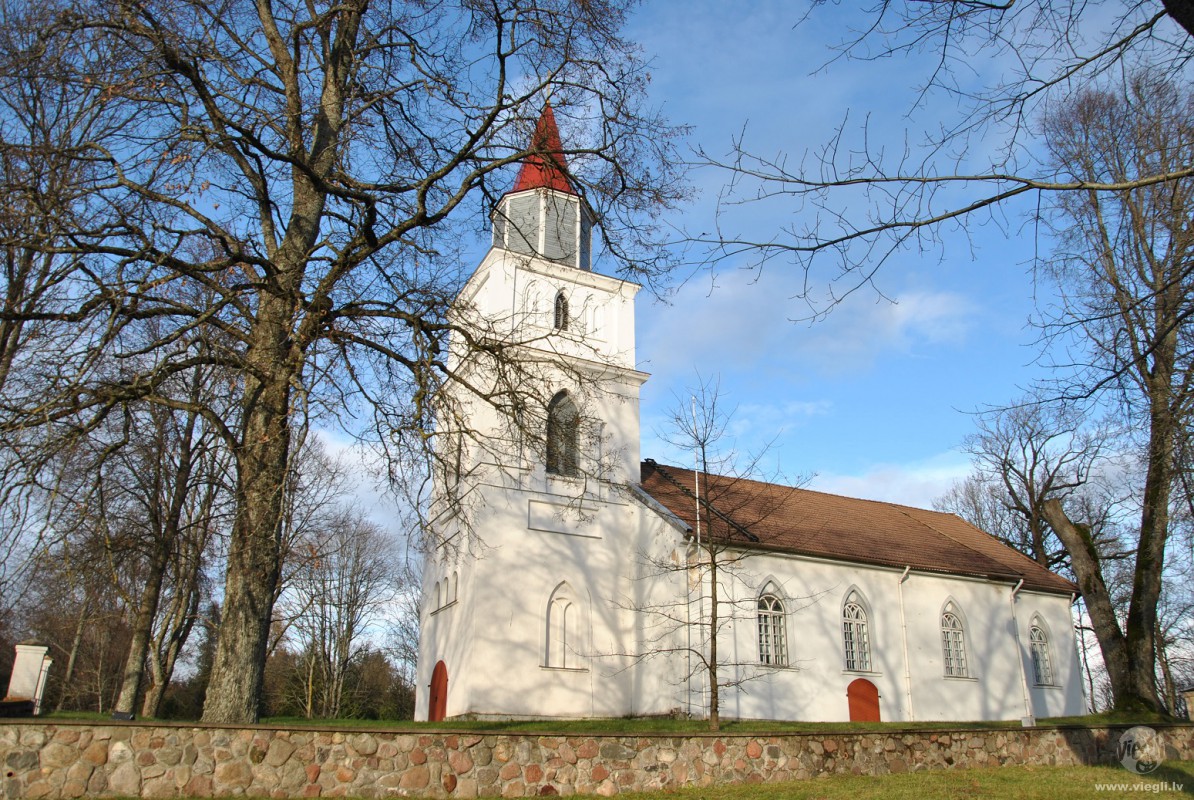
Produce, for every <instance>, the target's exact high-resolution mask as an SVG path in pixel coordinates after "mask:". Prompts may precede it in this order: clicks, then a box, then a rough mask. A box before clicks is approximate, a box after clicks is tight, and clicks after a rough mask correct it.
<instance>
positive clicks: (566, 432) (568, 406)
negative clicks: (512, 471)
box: [547, 392, 580, 477]
mask: <svg viewBox="0 0 1194 800" xmlns="http://www.w3.org/2000/svg"><path fill="white" fill-rule="evenodd" d="M579 440H580V414H579V413H578V412H577V410H576V404H575V403H573V402H572V398H571V397H569V396H568V393H567V392H560V393H559V394H557V395H556V396H555V397H553V398H552V399H551V403H549V404H548V406H547V471H548V472H550V473H552V474H555V475H568V476H571V477H575V476H577V475H579V474H580V452H579V450H580V441H579Z"/></svg>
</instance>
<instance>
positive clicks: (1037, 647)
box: [1028, 619, 1053, 686]
mask: <svg viewBox="0 0 1194 800" xmlns="http://www.w3.org/2000/svg"><path fill="white" fill-rule="evenodd" d="M1039 623H1040V621H1039V620H1035V619H1034V620H1033V625H1032V627H1031V628H1029V629H1028V647H1029V650H1030V651H1031V652H1032V679H1033V681H1034V682H1036V683H1037V684H1038V685H1040V686H1048V685H1050V684H1052V683H1053V664H1052V663H1051V662H1050V660H1049V636H1048V634H1046V633H1045V629H1044V628H1042V627H1041V625H1040V624H1039Z"/></svg>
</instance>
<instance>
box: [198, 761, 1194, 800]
mask: <svg viewBox="0 0 1194 800" xmlns="http://www.w3.org/2000/svg"><path fill="white" fill-rule="evenodd" d="M585 796H586V795H577V797H585ZM1191 796H1194V761H1169V762H1166V763H1164V764H1162V765H1161V766H1160V768H1159V769H1157V771H1156V772H1153V773H1152V774H1150V775H1146V776H1143V777H1142V776H1138V775H1135V774H1133V773H1131V772H1128V771H1127V770H1125V769H1123V768H1121V767H993V768H988V769H969V770H931V771H927V772H917V773H906V774H903V775H884V776H882V777H869V776H865V775H829V776H826V777H823V778H815V779H813V780H807V781H789V782H787V783H769V784H753V785H737V786H717V787H710V788H703V789H700V788H685V789H671V790H666V791H659V792H631V793H626V794H620V795H618V796H617V800H988V798H990V800H1005V798H1015V800H1093V799H1094V798H1099V797H1178V798H1189V797H1191ZM196 800H198V799H197V798H196ZM226 800H231V799H230V798H228V799H226ZM239 800H246V798H243V797H242V798H239Z"/></svg>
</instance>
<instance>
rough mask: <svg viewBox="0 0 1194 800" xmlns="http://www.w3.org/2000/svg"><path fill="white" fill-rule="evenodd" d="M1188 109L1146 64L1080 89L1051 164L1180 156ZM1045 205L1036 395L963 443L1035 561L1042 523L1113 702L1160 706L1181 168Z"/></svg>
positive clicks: (1184, 314)
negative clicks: (1041, 356)
mask: <svg viewBox="0 0 1194 800" xmlns="http://www.w3.org/2000/svg"><path fill="white" fill-rule="evenodd" d="M1192 112H1194V93H1192V92H1189V91H1185V90H1179V89H1178V88H1177V87H1176V86H1175V85H1174V84H1172V83H1170V82H1168V81H1166V80H1163V79H1161V78H1158V77H1157V76H1156V75H1155V74H1152V73H1147V72H1145V73H1140V74H1137V75H1136V76H1134V77H1133V78H1132V80H1131V82H1130V85H1129V87H1128V89H1127V91H1126V92H1125V93H1119V92H1111V91H1100V90H1087V91H1083V92H1080V93H1079V94H1078V95H1076V96H1075V97H1074V99H1073V100H1071V101H1069V102H1067V103H1064V104H1062V105H1060V106H1058V107H1057V108H1056V109H1054V111H1053V112H1051V113H1050V114H1049V115H1048V117H1047V118H1046V126H1045V130H1046V133H1047V142H1048V145H1049V149H1050V153H1051V155H1052V158H1053V159H1054V162H1055V164H1056V167H1057V169H1058V171H1059V173H1061V174H1064V175H1068V176H1070V177H1071V178H1073V179H1074V180H1078V181H1088V182H1092V183H1099V182H1102V183H1131V182H1132V181H1134V180H1135V178H1137V177H1139V176H1141V175H1146V174H1155V173H1159V172H1172V171H1173V168H1174V165H1177V164H1182V163H1191V162H1194V126H1191V123H1190V119H1191V114H1192ZM1056 201H1057V202H1056V206H1055V209H1054V210H1055V211H1056V217H1055V222H1054V223H1053V227H1054V229H1055V231H1056V234H1057V241H1058V248H1057V251H1056V253H1055V255H1054V257H1053V259H1052V260H1051V261H1050V262H1049V264H1048V267H1047V269H1046V270H1045V274H1046V276H1047V277H1049V278H1051V279H1052V280H1053V281H1054V282H1055V284H1056V287H1057V292H1058V294H1057V297H1058V300H1057V301H1056V303H1055V304H1053V305H1051V306H1050V307H1048V308H1047V309H1045V310H1044V313H1045V319H1044V325H1045V331H1046V334H1047V343H1048V344H1049V345H1050V349H1049V353H1050V354H1051V357H1052V359H1053V362H1054V363H1053V367H1054V375H1055V377H1054V378H1053V379H1052V380H1051V382H1050V384H1049V385H1048V387H1046V389H1043V390H1042V391H1047V394H1045V395H1043V396H1046V397H1048V398H1051V400H1048V401H1046V400H1040V401H1038V402H1037V403H1036V404H1034V405H1028V406H1022V407H1020V408H1018V409H1013V410H1012V411H1009V412H1006V413H1004V414H1003V415H1000V416H998V417H996V422H995V424H994V425H987V426H986V427H985V428H984V429H983V430H982V431H981V432H980V433H979V434H977V435H976V437H975V438H973V439H972V440H971V442H970V444H971V447H972V452H974V453H975V454H976V456H977V457H978V458H979V462H980V468H981V469H982V470H983V472H984V473H985V474H986V475H987V476H990V477H992V478H994V479H996V480H999V481H1001V482H1002V484H1003V486H1002V491H1001V496H1002V497H1003V498H1004V500H1005V501H1006V502H1007V503H1008V505H1009V507H1010V508H1013V509H1015V510H1016V511H1017V513H1019V514H1020V516H1021V517H1022V518H1023V520H1024V525H1025V530H1026V537H1027V540H1028V541H1027V542H1026V544H1027V545H1028V546H1029V548H1030V549H1031V550H1032V551H1033V552H1034V554H1036V555H1037V556H1038V557H1040V556H1044V557H1046V558H1049V551H1050V548H1049V547H1048V546H1047V545H1045V542H1046V541H1047V540H1048V538H1049V536H1050V535H1052V536H1056V537H1057V539H1058V540H1059V541H1060V542H1061V544H1062V545H1063V546H1064V548H1065V551H1066V554H1067V555H1068V565H1069V568H1070V569H1071V570H1072V572H1073V575H1074V577H1075V579H1076V580H1077V582H1078V585H1079V586H1080V588H1081V590H1082V596H1083V600H1084V602H1085V604H1086V607H1087V610H1088V611H1089V613H1090V620H1091V627H1092V628H1093V630H1094V632H1095V635H1096V636H1097V638H1098V640H1099V646H1100V649H1101V650H1102V655H1103V661H1104V664H1105V666H1106V669H1107V672H1108V679H1109V682H1110V686H1111V691H1112V693H1113V695H1114V698H1115V706H1116V708H1118V709H1125V710H1131V709H1139V708H1147V709H1151V710H1160V709H1161V708H1162V704H1161V702H1160V699H1159V697H1158V694H1157V691H1156V674H1157V673H1156V665H1157V657H1158V654H1159V653H1161V651H1160V650H1159V649H1158V643H1157V635H1158V630H1160V629H1159V627H1158V624H1159V623H1158V607H1159V604H1160V603H1161V595H1162V586H1163V576H1164V574H1165V555H1166V552H1167V549H1168V541H1169V535H1170V530H1171V526H1172V520H1173V517H1172V514H1173V512H1174V510H1175V508H1176V509H1178V510H1180V504H1179V503H1178V501H1179V500H1180V497H1181V494H1180V489H1181V477H1182V469H1181V468H1180V467H1181V453H1182V452H1183V451H1184V448H1185V442H1186V439H1187V431H1188V428H1189V424H1190V420H1191V411H1192V410H1194V349H1192V347H1191V345H1192V344H1194V336H1192V329H1191V326H1190V321H1191V319H1192V314H1191V312H1192V310H1194V306H1192V305H1191V304H1192V302H1194V271H1192V267H1194V257H1192V256H1194V223H1192V222H1191V220H1192V219H1194V180H1173V181H1168V182H1164V183H1151V184H1148V185H1144V186H1135V187H1134V188H1131V189H1123V190H1121V191H1118V192H1114V193H1109V192H1104V191H1101V190H1099V189H1097V188H1090V189H1088V190H1086V191H1083V192H1073V193H1068V194H1063V195H1058V196H1057V198H1056ZM1046 403H1048V405H1046ZM1075 403H1084V404H1088V405H1090V406H1092V407H1095V408H1100V409H1103V410H1105V411H1109V412H1113V413H1114V414H1115V415H1116V416H1117V417H1118V419H1119V420H1120V421H1121V426H1120V427H1121V429H1122V435H1121V436H1118V437H1116V438H1112V437H1111V436H1110V432H1109V431H1108V430H1107V429H1096V428H1086V429H1084V428H1083V426H1082V422H1081V418H1080V417H1077V416H1074V415H1073V412H1072V410H1067V409H1071V408H1072V404H1075ZM1059 409H1060V410H1059ZM1112 457H1115V458H1118V459H1119V463H1118V464H1111V458H1112ZM1098 471H1103V472H1107V473H1111V472H1118V474H1119V479H1118V480H1116V481H1112V483H1113V484H1116V486H1115V487H1114V488H1112V489H1111V494H1110V495H1106V494H1105V495H1104V496H1103V497H1102V498H1099V497H1095V496H1093V495H1092V494H1091V493H1090V492H1088V491H1085V490H1084V491H1082V492H1077V491H1075V490H1077V489H1078V488H1079V487H1082V486H1083V484H1087V482H1088V480H1089V479H1090V477H1091V475H1092V473H1093V472H1098ZM1089 488H1090V486H1089V484H1087V486H1086V489H1089ZM1133 515H1134V520H1133ZM1117 595H1120V598H1117Z"/></svg>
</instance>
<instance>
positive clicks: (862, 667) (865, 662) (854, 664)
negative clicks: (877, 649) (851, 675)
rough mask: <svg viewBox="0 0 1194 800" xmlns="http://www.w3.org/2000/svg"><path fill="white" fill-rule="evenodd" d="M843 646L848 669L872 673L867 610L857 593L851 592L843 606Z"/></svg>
mask: <svg viewBox="0 0 1194 800" xmlns="http://www.w3.org/2000/svg"><path fill="white" fill-rule="evenodd" d="M842 644H843V645H844V647H845V651H846V669H848V670H854V671H856V672H870V671H871V638H870V631H869V630H868V629H867V614H866V609H865V608H863V606H862V599H861V598H860V597H859V596H858V593H857V592H850V594H849V595H848V596H847V597H846V602H845V604H844V605H843V606H842Z"/></svg>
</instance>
